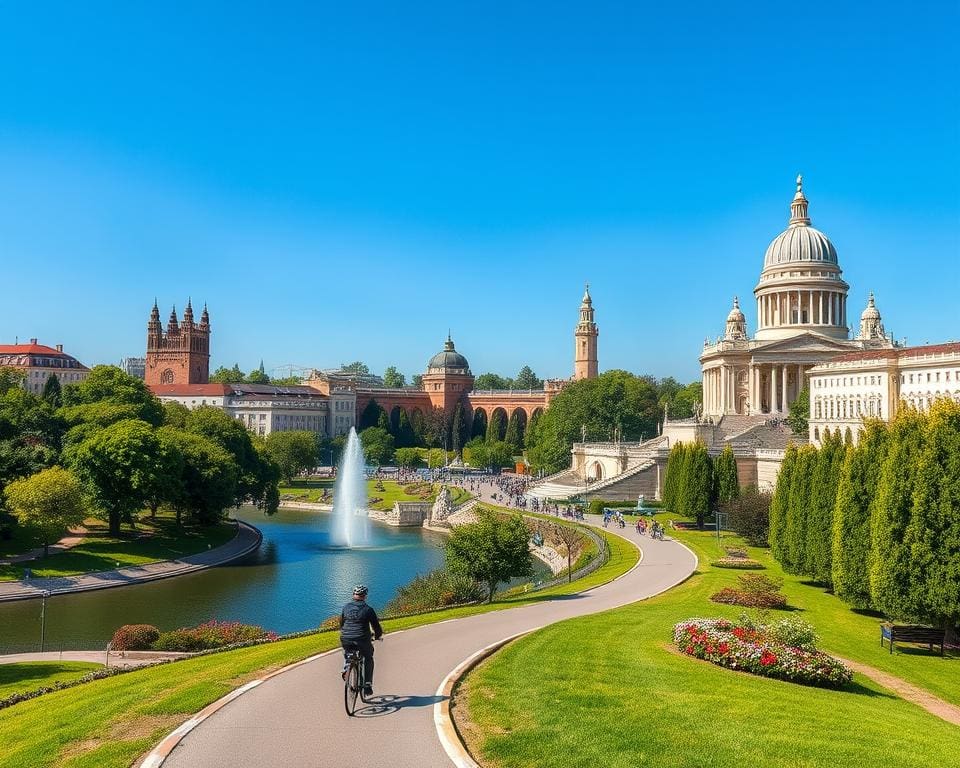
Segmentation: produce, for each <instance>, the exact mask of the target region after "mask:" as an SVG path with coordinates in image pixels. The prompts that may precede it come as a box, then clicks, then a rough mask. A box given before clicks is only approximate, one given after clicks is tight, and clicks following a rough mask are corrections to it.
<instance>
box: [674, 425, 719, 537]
mask: <svg viewBox="0 0 960 768" xmlns="http://www.w3.org/2000/svg"><path fill="white" fill-rule="evenodd" d="M684 453H685V456H684V462H683V473H682V474H681V482H680V498H681V502H680V505H679V506H680V508H681V509H682V512H681V514H682V515H684V516H686V517H693V518H696V521H697V527H699V528H702V527H703V521H704V519H705V518H706V516H707V514H708V513H709V511H710V491H711V486H712V483H711V480H712V477H711V469H712V468H711V462H710V456H709V454H708V453H707V447H706V446H705V445H704V444H703V443H701V442H700V441H697V442H696V443H694V444H693V445H691V446H690V447H689V448H687V449H685V451H684Z"/></svg>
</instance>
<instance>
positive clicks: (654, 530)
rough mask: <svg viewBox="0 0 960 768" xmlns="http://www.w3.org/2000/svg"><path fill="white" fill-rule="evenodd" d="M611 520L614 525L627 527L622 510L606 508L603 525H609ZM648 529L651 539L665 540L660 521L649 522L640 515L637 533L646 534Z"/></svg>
mask: <svg viewBox="0 0 960 768" xmlns="http://www.w3.org/2000/svg"><path fill="white" fill-rule="evenodd" d="M611 522H612V523H613V524H614V525H619V526H620V528H621V530H622V529H624V528H626V527H627V521H626V520H625V519H624V517H623V513H622V512H620V511H618V510H614V509H605V510H604V511H603V527H604V528H607V527H609V525H610V523H611ZM647 531H650V538H651V539H660V541H663V526H662V525H661V524H660V523H659V522H658V521H656V520H651V521H650V522H649V523H648V522H647V521H646V520H644V519H643V518H642V517H638V518H637V533H639V534H640V535H641V536H645V535H646V533H647Z"/></svg>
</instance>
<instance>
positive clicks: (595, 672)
mask: <svg viewBox="0 0 960 768" xmlns="http://www.w3.org/2000/svg"><path fill="white" fill-rule="evenodd" d="M661 519H662V518H661ZM677 535H678V538H680V539H681V540H682V541H684V542H685V543H687V544H688V545H689V546H691V548H692V549H694V551H696V553H697V555H698V557H699V558H700V567H699V570H698V572H697V573H696V574H695V575H694V576H693V577H692V578H691V579H689V580H688V581H687V582H685V583H684V584H682V585H680V586H678V587H676V588H674V589H672V590H670V591H669V592H667V593H664V594H662V595H659V596H657V597H655V598H652V599H650V600H648V601H644V602H640V603H636V604H634V605H631V606H627V607H624V608H620V609H617V610H614V611H609V612H606V613H603V614H597V615H594V616H587V617H583V618H579V619H572V620H569V621H565V622H562V623H560V624H556V625H554V626H551V627H547V628H546V629H543V630H540V631H538V632H536V633H534V634H532V635H529V636H527V637H525V638H522V639H520V640H518V641H516V642H515V643H512V644H511V645H509V646H508V647H507V648H505V649H504V650H502V651H501V652H499V653H497V654H495V655H494V656H493V657H492V658H491V659H489V660H488V661H486V662H485V663H483V664H482V665H480V666H479V667H478V668H477V669H476V670H475V671H474V672H472V673H471V674H470V675H469V676H468V677H467V679H466V681H465V682H464V683H463V685H461V686H460V688H459V689H458V692H457V702H458V705H457V707H455V710H456V709H458V708H459V710H460V711H459V713H458V715H457V721H458V726H460V727H461V729H462V730H465V732H466V733H467V737H468V740H469V741H470V742H471V746H472V748H473V749H474V754H475V755H477V756H478V757H480V758H481V762H482V763H483V764H484V765H485V766H490V767H491V768H519V767H521V766H530V767H531V768H532V767H533V766H536V767H537V768H551V767H552V766H556V767H557V768H560V767H561V766H563V767H564V768H566V767H567V766H570V765H605V766H614V767H619V766H622V767H623V768H627V767H628V766H629V768H633V767H634V766H671V767H673V766H691V767H692V766H716V767H718V768H720V767H723V766H731V767H733V766H738V767H739V766H742V765H751V764H752V765H763V766H784V768H786V767H787V766H790V767H791V768H792V767H793V766H804V767H805V768H812V767H813V766H836V765H843V766H861V765H862V766H872V765H881V764H884V763H896V764H906V765H931V766H933V765H946V764H950V763H951V762H953V761H955V759H956V754H958V750H960V729H958V728H956V727H955V726H952V725H950V724H948V723H946V722H944V721H942V720H940V719H938V718H936V717H934V716H933V715H930V714H928V713H927V712H925V711H924V710H922V709H920V708H919V707H916V706H914V705H913V704H910V703H908V702H906V701H904V700H902V699H899V698H897V697H896V696H894V695H893V694H891V693H889V692H887V691H885V690H884V689H882V688H880V687H879V686H878V685H876V684H875V683H873V682H871V681H870V680H868V679H866V678H864V677H862V676H860V675H857V676H856V677H855V681H854V685H853V686H852V687H851V688H849V689H847V690H844V691H829V690H824V689H818V688H811V687H805V686H800V685H795V684H792V683H786V682H781V681H777V680H769V679H764V678H759V677H754V676H752V675H748V674H745V673H738V672H732V671H729V670H724V669H722V668H720V667H717V666H714V665H712V664H709V663H707V662H702V661H698V660H695V659H691V658H689V657H686V656H682V655H679V654H678V653H677V652H676V651H674V650H673V648H672V645H671V636H672V628H673V625H674V624H675V623H676V622H677V621H680V620H682V619H685V618H689V617H693V616H728V617H731V618H735V617H736V616H737V615H738V613H739V611H740V609H738V608H736V607H732V606H722V605H717V604H714V603H711V602H710V601H709V600H708V597H709V595H710V594H712V593H713V592H714V591H716V590H717V589H719V588H720V587H722V586H726V585H729V584H732V583H734V582H735V579H736V576H737V574H736V573H731V572H730V571H729V570H724V569H717V568H713V567H711V566H709V565H708V563H709V562H710V560H712V559H715V558H716V557H718V555H719V547H718V545H717V542H716V538H715V535H713V536H711V535H710V534H708V533H699V532H684V533H679V534H677ZM733 541H737V543H740V542H739V541H738V540H735V539H732V538H728V539H727V540H725V541H724V543H725V544H729V543H733ZM751 552H752V554H753V556H756V557H759V558H761V559H762V560H763V562H764V563H765V564H767V566H768V570H767V571H765V573H767V574H768V575H772V576H780V575H782V574H781V572H780V570H779V568H778V567H777V566H776V564H775V563H774V562H772V560H771V558H770V557H769V555H767V554H766V553H761V551H758V550H751ZM784 591H785V592H786V594H787V595H788V599H789V601H790V603H791V604H792V605H794V606H796V607H797V608H798V609H800V611H801V612H800V613H799V615H800V616H802V617H803V618H804V619H807V620H809V621H811V622H812V623H813V624H814V625H815V626H816V627H817V628H818V630H819V631H820V633H821V635H822V636H823V640H822V643H821V645H822V646H823V647H824V648H825V649H827V650H829V651H833V652H837V653H840V654H843V655H845V656H847V657H848V658H851V659H857V660H861V661H864V662H866V663H869V664H872V665H873V666H876V667H880V668H882V669H886V670H888V671H891V672H893V673H894V674H897V675H898V676H900V677H903V678H905V679H908V680H911V681H912V682H914V683H917V684H920V685H924V687H927V688H929V689H931V690H933V691H934V692H936V693H938V695H941V696H943V697H944V698H948V699H950V700H952V701H956V699H957V697H958V694H960V684H958V683H960V681H958V676H960V660H958V659H946V660H944V659H940V658H939V657H932V656H926V655H918V654H912V653H908V654H902V655H898V654H895V655H894V656H893V658H892V659H890V658H887V659H886V663H884V660H883V659H881V658H880V656H881V654H880V653H879V652H878V651H879V647H878V644H877V643H878V641H877V634H878V631H877V629H876V625H877V620H876V619H871V618H869V617H865V616H861V615H858V614H855V613H853V612H851V611H850V610H849V609H848V608H847V607H846V606H845V605H844V604H843V603H841V602H840V601H839V600H837V599H836V598H834V597H832V596H831V595H827V594H826V593H824V592H823V590H821V589H818V588H816V587H812V586H808V585H804V584H802V583H800V582H799V581H798V580H794V579H791V578H790V577H785V588H784ZM793 615H798V614H796V613H795V614H793ZM883 654H887V651H883ZM938 675H939V676H938ZM948 689H952V690H950V691H949V694H950V695H948ZM464 708H465V709H466V712H464Z"/></svg>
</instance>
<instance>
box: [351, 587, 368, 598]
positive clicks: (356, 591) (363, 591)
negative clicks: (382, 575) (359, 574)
mask: <svg viewBox="0 0 960 768" xmlns="http://www.w3.org/2000/svg"><path fill="white" fill-rule="evenodd" d="M368 591H369V590H368V589H367V585H366V584H357V586H355V587H354V588H353V594H355V595H361V596H363V595H365V594H367V592H368Z"/></svg>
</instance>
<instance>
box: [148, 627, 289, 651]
mask: <svg viewBox="0 0 960 768" xmlns="http://www.w3.org/2000/svg"><path fill="white" fill-rule="evenodd" d="M278 637H279V635H277V633H276V632H268V631H266V630H265V629H264V628H263V627H257V626H253V625H251V624H241V623H240V622H239V621H217V620H216V619H213V620H212V621H208V622H205V623H204V624H201V625H199V626H197V627H181V628H180V629H174V630H172V631H170V632H161V633H160V636H159V637H158V638H157V639H156V641H155V642H154V643H153V648H154V650H157V651H186V652H190V651H203V650H206V649H208V648H220V647H222V646H224V645H233V644H234V643H242V642H245V641H248V640H268V641H273V640H276V639H277V638H278Z"/></svg>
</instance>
